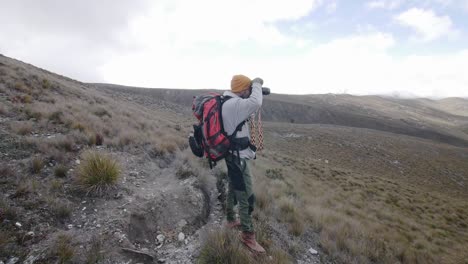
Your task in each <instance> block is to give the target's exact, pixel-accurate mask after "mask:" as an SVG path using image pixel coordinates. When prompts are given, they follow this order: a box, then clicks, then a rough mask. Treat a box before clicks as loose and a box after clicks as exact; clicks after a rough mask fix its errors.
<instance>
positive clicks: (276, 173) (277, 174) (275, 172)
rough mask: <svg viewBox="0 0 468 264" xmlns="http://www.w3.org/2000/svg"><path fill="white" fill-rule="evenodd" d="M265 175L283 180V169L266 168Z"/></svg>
mask: <svg viewBox="0 0 468 264" xmlns="http://www.w3.org/2000/svg"><path fill="white" fill-rule="evenodd" d="M265 176H267V177H268V178H270V179H273V180H275V179H277V180H284V177H283V169H280V168H279V169H278V168H275V169H267V170H266V173H265Z"/></svg>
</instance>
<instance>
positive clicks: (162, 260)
mask: <svg viewBox="0 0 468 264" xmlns="http://www.w3.org/2000/svg"><path fill="white" fill-rule="evenodd" d="M158 263H166V260H165V259H163V258H161V259H158Z"/></svg>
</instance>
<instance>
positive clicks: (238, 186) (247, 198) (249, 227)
mask: <svg viewBox="0 0 468 264" xmlns="http://www.w3.org/2000/svg"><path fill="white" fill-rule="evenodd" d="M226 165H227V168H228V180H229V187H228V193H227V200H226V216H227V220H228V221H234V220H235V212H234V206H235V205H236V204H239V216H240V222H241V227H242V231H246V232H253V231H254V228H253V224H252V212H253V210H254V204H255V196H254V194H253V191H252V176H251V174H250V168H249V160H247V159H242V158H241V159H239V158H238V157H236V156H233V155H231V154H229V155H228V156H227V157H226Z"/></svg>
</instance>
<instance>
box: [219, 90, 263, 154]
mask: <svg viewBox="0 0 468 264" xmlns="http://www.w3.org/2000/svg"><path fill="white" fill-rule="evenodd" d="M223 95H224V96H230V97H232V99H229V100H228V101H227V102H225V103H224V104H223V124H224V131H225V132H226V133H227V134H228V135H232V134H233V133H234V130H235V129H236V127H237V126H238V125H239V124H240V123H242V121H244V120H247V119H248V118H249V117H250V115H252V114H253V113H255V112H256V111H257V110H258V109H260V107H261V106H262V101H263V95H262V85H261V84H260V83H257V82H255V83H253V85H252V94H251V95H250V96H249V98H246V99H243V98H241V97H239V96H238V95H237V94H235V93H233V92H231V91H226V92H224V94H223ZM243 137H249V139H250V131H249V124H248V122H246V123H245V124H244V126H243V127H242V130H241V131H239V132H237V135H236V138H243ZM239 156H240V157H241V158H244V159H254V158H255V152H254V151H253V150H252V149H250V148H247V149H244V150H241V151H240V152H239Z"/></svg>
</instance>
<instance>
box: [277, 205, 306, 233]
mask: <svg viewBox="0 0 468 264" xmlns="http://www.w3.org/2000/svg"><path fill="white" fill-rule="evenodd" d="M297 204H298V202H297V201H296V200H295V199H294V198H292V197H285V196H283V197H281V199H280V201H279V208H280V211H281V214H280V219H282V220H283V221H285V222H287V223H288V224H289V232H290V233H291V234H292V235H295V236H300V235H302V233H304V229H305V226H304V216H303V215H302V214H300V210H298V208H297Z"/></svg>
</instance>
